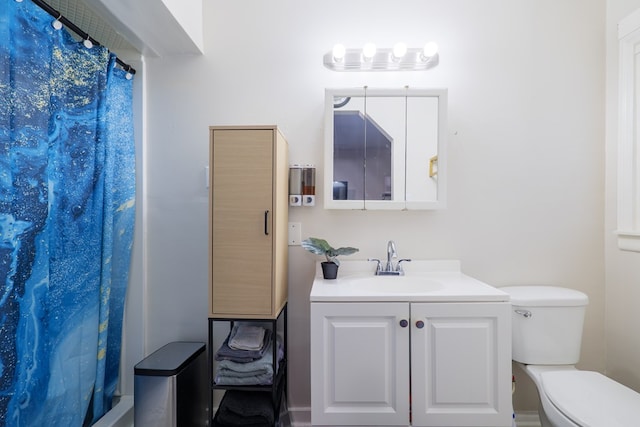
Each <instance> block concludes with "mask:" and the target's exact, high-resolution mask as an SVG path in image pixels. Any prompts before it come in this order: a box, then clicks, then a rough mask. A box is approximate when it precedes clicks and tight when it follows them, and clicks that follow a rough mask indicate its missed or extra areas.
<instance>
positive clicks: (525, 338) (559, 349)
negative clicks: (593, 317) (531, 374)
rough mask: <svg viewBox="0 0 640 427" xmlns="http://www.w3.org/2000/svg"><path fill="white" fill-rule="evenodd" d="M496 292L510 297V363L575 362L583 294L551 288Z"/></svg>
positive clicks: (578, 346) (582, 322) (580, 340)
mask: <svg viewBox="0 0 640 427" xmlns="http://www.w3.org/2000/svg"><path fill="white" fill-rule="evenodd" d="M500 289H501V290H502V291H504V292H506V293H508V294H509V295H510V296H511V305H512V310H511V318H512V324H511V330H512V334H513V337H512V359H513V360H515V361H516V362H521V363H525V364H528V365H574V364H576V363H577V362H578V360H579V359H580V346H581V345H582V326H583V324H584V313H585V309H586V306H587V304H588V303H589V298H588V297H587V295H585V294H584V293H582V292H579V291H576V290H574V289H567V288H561V287H555V286H507V287H504V288H500Z"/></svg>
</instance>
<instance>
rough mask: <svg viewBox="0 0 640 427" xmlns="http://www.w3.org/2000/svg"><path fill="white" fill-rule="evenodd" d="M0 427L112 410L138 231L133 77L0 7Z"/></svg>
mask: <svg viewBox="0 0 640 427" xmlns="http://www.w3.org/2000/svg"><path fill="white" fill-rule="evenodd" d="M0 4H1V5H0V426H65V427H69V426H83V425H90V424H92V423H93V422H95V421H96V420H97V419H98V418H100V417H101V416H102V415H103V413H104V412H106V411H107V410H108V409H110V406H111V400H112V397H113V394H114V391H115V388H116V384H117V381H118V372H119V360H120V346H121V330H122V317H123V309H124V299H125V292H126V285H127V280H128V271H129V263H130V254H131V246H132V239H133V226H134V196H135V194H134V192H135V182H134V144H133V129H132V119H131V116H132V113H131V80H130V76H128V75H126V73H125V72H124V71H122V70H120V69H118V68H116V67H115V58H114V56H113V55H112V54H110V53H109V51H108V50H107V49H106V48H104V47H102V46H94V47H92V48H87V47H85V46H84V45H83V44H82V43H78V42H76V41H74V40H73V38H72V37H71V36H70V35H69V33H68V32H67V31H66V30H64V29H62V30H58V29H55V28H54V26H53V25H52V23H53V22H54V20H55V19H54V18H53V17H51V16H50V15H49V14H47V13H46V12H45V11H43V10H41V9H40V8H39V7H38V6H36V5H35V4H34V3H32V2H31V1H29V0H25V1H22V0H2V1H1V2H0Z"/></svg>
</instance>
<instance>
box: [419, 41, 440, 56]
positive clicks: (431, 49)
mask: <svg viewBox="0 0 640 427" xmlns="http://www.w3.org/2000/svg"><path fill="white" fill-rule="evenodd" d="M436 53H438V45H437V44H436V43H434V42H428V43H427V44H425V45H424V48H423V49H422V56H423V57H424V59H428V58H431V57H432V56H433V55H435V54H436Z"/></svg>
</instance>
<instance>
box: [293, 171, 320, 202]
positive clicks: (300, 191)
mask: <svg viewBox="0 0 640 427" xmlns="http://www.w3.org/2000/svg"><path fill="white" fill-rule="evenodd" d="M315 204H316V167H315V166H314V165H311V164H306V165H299V164H294V165H290V166H289V206H315Z"/></svg>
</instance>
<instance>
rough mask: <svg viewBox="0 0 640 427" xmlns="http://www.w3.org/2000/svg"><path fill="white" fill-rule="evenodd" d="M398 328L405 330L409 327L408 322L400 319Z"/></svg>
mask: <svg viewBox="0 0 640 427" xmlns="http://www.w3.org/2000/svg"><path fill="white" fill-rule="evenodd" d="M400 326H402V327H403V328H406V327H407V326H409V322H408V321H407V320H406V319H402V320H401V321H400Z"/></svg>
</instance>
